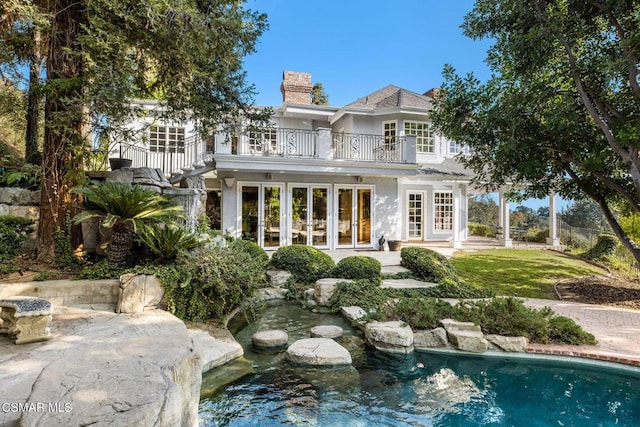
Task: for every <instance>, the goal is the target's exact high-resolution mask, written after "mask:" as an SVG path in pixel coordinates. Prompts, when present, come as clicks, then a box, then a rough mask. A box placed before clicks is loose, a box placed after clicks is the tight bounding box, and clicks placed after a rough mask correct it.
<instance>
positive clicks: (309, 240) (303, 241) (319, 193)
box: [289, 184, 330, 248]
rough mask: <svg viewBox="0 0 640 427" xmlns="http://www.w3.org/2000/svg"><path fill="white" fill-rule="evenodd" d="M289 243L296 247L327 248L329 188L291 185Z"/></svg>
mask: <svg viewBox="0 0 640 427" xmlns="http://www.w3.org/2000/svg"><path fill="white" fill-rule="evenodd" d="M289 198H290V200H291V227H290V228H289V241H290V242H291V243H292V244H294V245H296V244H298V245H309V246H315V247H317V248H327V247H329V236H330V234H329V216H328V213H329V186H318V185H304V184H302V185H301V184H292V185H291V187H290V193H289Z"/></svg>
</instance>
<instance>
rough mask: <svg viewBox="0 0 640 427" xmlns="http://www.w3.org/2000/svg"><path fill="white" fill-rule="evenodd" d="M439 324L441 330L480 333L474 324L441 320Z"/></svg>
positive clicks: (478, 327)
mask: <svg viewBox="0 0 640 427" xmlns="http://www.w3.org/2000/svg"><path fill="white" fill-rule="evenodd" d="M440 324H441V325H442V327H443V328H445V329H446V330H447V332H449V331H476V332H480V331H481V329H480V326H478V325H476V324H474V323H473V322H459V321H457V320H453V319H442V320H441V321H440Z"/></svg>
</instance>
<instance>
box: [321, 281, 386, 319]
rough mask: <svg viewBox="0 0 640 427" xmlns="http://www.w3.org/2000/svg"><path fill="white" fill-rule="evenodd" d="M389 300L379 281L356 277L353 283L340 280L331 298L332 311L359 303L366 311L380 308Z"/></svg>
mask: <svg viewBox="0 0 640 427" xmlns="http://www.w3.org/2000/svg"><path fill="white" fill-rule="evenodd" d="M387 300H388V296H387V293H386V292H385V290H384V289H382V288H380V283H379V281H372V280H367V279H356V280H354V281H353V282H352V283H349V282H340V283H338V284H337V286H336V291H335V292H334V294H333V296H332V297H331V299H330V300H329V307H330V309H331V311H334V312H337V311H339V310H340V308H342V307H349V306H352V305H357V306H359V307H360V308H362V309H363V310H365V311H370V310H372V309H373V310H376V311H377V310H379V309H380V307H382V306H383V305H384V304H386V302H387Z"/></svg>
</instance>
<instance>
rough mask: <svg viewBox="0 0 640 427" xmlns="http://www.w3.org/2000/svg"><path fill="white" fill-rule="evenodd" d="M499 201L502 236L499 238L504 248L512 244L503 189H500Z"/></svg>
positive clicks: (507, 202) (507, 208)
mask: <svg viewBox="0 0 640 427" xmlns="http://www.w3.org/2000/svg"><path fill="white" fill-rule="evenodd" d="M498 194H499V199H500V200H499V202H498V204H499V205H500V227H502V237H501V238H500V244H502V246H504V247H505V248H510V247H512V246H513V241H512V240H511V236H509V201H508V200H507V199H506V198H505V197H504V190H500V192H499V193H498Z"/></svg>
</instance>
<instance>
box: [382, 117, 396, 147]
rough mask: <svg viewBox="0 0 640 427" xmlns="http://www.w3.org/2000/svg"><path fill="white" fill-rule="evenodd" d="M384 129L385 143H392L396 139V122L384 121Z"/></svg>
mask: <svg viewBox="0 0 640 427" xmlns="http://www.w3.org/2000/svg"><path fill="white" fill-rule="evenodd" d="M382 130H383V134H384V141H385V143H387V144H391V143H394V142H395V141H396V122H384V123H383V124H382Z"/></svg>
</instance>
